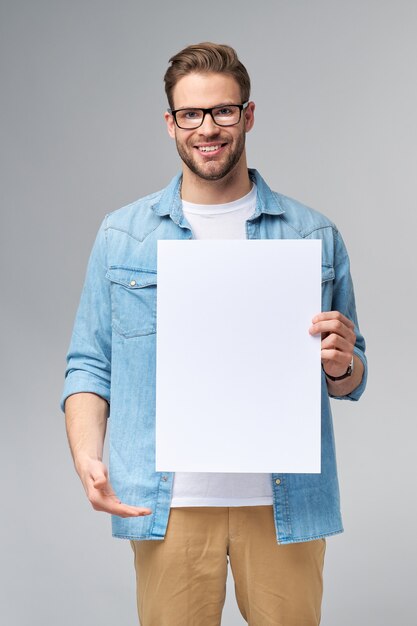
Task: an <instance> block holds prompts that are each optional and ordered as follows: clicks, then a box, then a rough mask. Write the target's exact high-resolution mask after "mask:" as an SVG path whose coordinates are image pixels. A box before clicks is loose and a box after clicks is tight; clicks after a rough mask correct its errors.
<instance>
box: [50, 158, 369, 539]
mask: <svg viewBox="0 0 417 626" xmlns="http://www.w3.org/2000/svg"><path fill="white" fill-rule="evenodd" d="M249 174H250V176H251V178H252V180H254V181H255V182H256V185H257V202H256V210H255V213H254V214H253V216H252V217H251V218H250V219H249V220H248V221H247V222H246V231H247V237H248V239H300V238H305V239H321V240H322V309H323V310H324V311H326V310H338V311H341V312H342V313H343V314H344V315H346V316H347V317H348V318H350V319H351V320H352V321H353V322H354V324H355V331H356V335H357V340H356V346H355V353H356V354H357V355H358V357H359V358H360V359H361V360H362V362H363V364H364V366H365V372H364V376H363V379H362V382H361V384H360V385H359V387H357V388H356V389H355V390H354V391H353V392H352V393H351V394H349V395H348V396H346V398H348V399H350V400H358V399H359V397H360V396H361V394H362V392H363V390H364V388H365V384H366V376H367V368H366V358H365V354H364V351H365V342H364V339H363V337H362V335H361V334H360V332H359V329H358V323H357V317H356V311H355V300H354V294H353V287H352V281H351V277H350V271H349V258H348V255H347V252H346V248H345V246H344V243H343V241H342V238H341V236H340V234H339V232H338V230H337V228H336V227H335V226H334V224H332V223H331V222H330V221H329V220H328V219H327V218H326V217H324V216H323V215H321V214H320V213H317V212H316V211H313V210H312V209H309V208H307V207H305V206H303V205H302V204H300V203H298V202H296V201H295V200H292V199H290V198H288V197H285V196H283V195H281V194H279V193H275V192H273V191H271V189H270V188H269V187H268V186H267V184H266V183H265V181H264V180H263V179H262V178H261V176H260V175H259V174H258V172H256V170H249ZM180 186H181V176H180V175H178V176H176V177H175V178H174V179H173V180H172V181H171V183H170V184H169V185H168V187H166V189H164V190H162V191H160V192H157V193H154V194H152V195H149V196H147V197H145V198H142V199H141V200H138V201H136V202H134V203H132V204H130V205H129V206H126V207H124V208H122V209H119V210H117V211H114V212H113V213H110V214H109V215H107V216H106V217H105V219H104V221H103V224H102V225H101V228H100V230H99V232H98V235H97V238H96V241H95V244H94V247H93V250H92V253H91V257H90V260H89V264H88V269H87V276H86V280H85V284H84V288H83V291H82V295H81V301H80V305H79V309H78V312H77V316H76V320H75V325H74V330H73V335H72V340H71V344H70V348H69V352H68V367H67V370H66V379H65V388H64V393H63V398H62V408H63V407H64V402H65V399H66V398H67V397H68V396H69V395H71V394H74V393H78V392H91V393H95V394H98V395H99V396H102V397H103V398H105V399H106V400H107V401H108V402H109V403H110V419H109V449H110V468H109V469H110V480H111V482H112V484H113V487H114V489H115V491H116V493H117V495H118V496H119V498H120V499H121V500H122V502H126V503H127V504H131V505H136V506H144V507H149V508H150V509H152V514H151V515H148V516H145V517H133V518H121V517H117V516H113V518H112V528H113V535H114V536H115V537H121V538H126V539H163V538H164V535H165V531H166V527H167V522H168V516H169V511H170V502H171V490H172V482H173V476H174V475H173V473H165V472H156V471H155V354H156V290H157V257H156V251H157V245H156V242H157V240H158V239H191V238H192V233H191V230H190V228H189V225H188V223H187V222H186V220H185V218H184V216H183V213H182V203H181V197H180ZM251 335H252V340H253V341H256V332H254V331H253V330H251ZM321 440H322V443H321V455H322V458H321V473H320V474H272V475H271V482H272V489H273V498H274V505H273V509H274V519H275V527H276V536H277V541H278V543H282V544H284V543H293V542H300V541H308V540H311V539H316V538H319V537H324V536H327V535H332V534H335V533H339V532H342V531H343V527H342V521H341V515H340V505H339V487H338V479H337V470H336V458H335V446H334V436H333V426H332V417H331V411H330V403H329V395H328V392H327V385H326V380H325V377H324V374H322V424H321Z"/></svg>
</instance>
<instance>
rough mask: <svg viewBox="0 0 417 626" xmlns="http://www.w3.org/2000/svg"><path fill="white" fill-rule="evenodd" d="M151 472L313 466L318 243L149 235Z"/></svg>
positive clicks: (316, 455) (314, 469) (309, 469)
mask: <svg viewBox="0 0 417 626" xmlns="http://www.w3.org/2000/svg"><path fill="white" fill-rule="evenodd" d="M157 297H158V300H157V368H156V383H157V384H156V470H157V471H181V472H277V473H278V472H285V473H289V472H296V473H298V472H306V473H319V472H320V439H321V437H320V421H321V419H320V416H321V405H320V398H321V365H320V338H319V337H312V336H311V335H310V334H309V332H308V329H309V327H310V326H311V321H312V318H313V317H314V315H316V314H317V313H319V312H320V311H321V241H320V240H233V241H224V240H221V241H213V240H203V241H196V240H191V241H189V240H188V241H159V242H158V296H157Z"/></svg>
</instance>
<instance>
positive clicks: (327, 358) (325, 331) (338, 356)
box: [309, 311, 356, 376]
mask: <svg viewBox="0 0 417 626" xmlns="http://www.w3.org/2000/svg"><path fill="white" fill-rule="evenodd" d="M312 322H313V325H312V326H311V327H310V329H309V332H310V334H311V335H317V334H319V333H321V337H322V339H321V362H322V365H323V369H324V371H325V372H326V373H327V374H329V375H330V376H343V374H344V373H345V372H346V370H347V368H348V366H349V363H350V362H351V360H352V356H353V348H354V346H355V342H356V334H355V331H354V328H355V327H354V324H353V322H351V321H350V319H348V318H347V317H345V316H344V315H342V313H339V311H326V312H324V313H319V314H318V315H316V316H315V317H313V320H312Z"/></svg>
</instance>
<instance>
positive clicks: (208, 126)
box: [198, 113, 220, 135]
mask: <svg viewBox="0 0 417 626" xmlns="http://www.w3.org/2000/svg"><path fill="white" fill-rule="evenodd" d="M198 130H199V131H200V132H201V133H203V134H205V135H214V134H218V133H219V131H220V127H219V126H217V124H215V123H214V121H213V118H212V117H211V115H210V113H206V114H205V115H204V119H203V123H202V124H201V126H200V128H198Z"/></svg>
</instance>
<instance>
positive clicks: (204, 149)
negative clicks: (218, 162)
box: [198, 146, 221, 152]
mask: <svg viewBox="0 0 417 626" xmlns="http://www.w3.org/2000/svg"><path fill="white" fill-rule="evenodd" d="M220 147H221V146H199V148H198V149H199V150H200V151H201V152H214V151H215V150H218V149H219V148H220Z"/></svg>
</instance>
